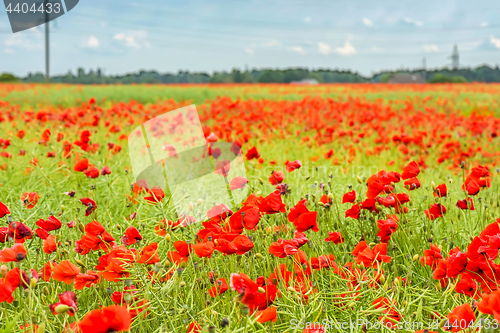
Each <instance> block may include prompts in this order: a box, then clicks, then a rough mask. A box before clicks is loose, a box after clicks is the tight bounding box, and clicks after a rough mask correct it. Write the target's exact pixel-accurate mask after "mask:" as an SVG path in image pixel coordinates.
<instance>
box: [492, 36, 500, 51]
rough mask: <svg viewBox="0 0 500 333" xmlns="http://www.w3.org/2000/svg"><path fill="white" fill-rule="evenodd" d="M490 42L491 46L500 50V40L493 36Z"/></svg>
mask: <svg viewBox="0 0 500 333" xmlns="http://www.w3.org/2000/svg"><path fill="white" fill-rule="evenodd" d="M490 42H491V44H493V45H495V47H496V48H497V49H500V38H495V37H493V36H490Z"/></svg>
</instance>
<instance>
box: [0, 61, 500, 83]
mask: <svg viewBox="0 0 500 333" xmlns="http://www.w3.org/2000/svg"><path fill="white" fill-rule="evenodd" d="M396 73H409V74H412V75H420V76H421V77H422V78H423V79H424V80H425V81H427V82H488V83H489V82H500V68H499V67H498V65H497V66H495V67H490V66H488V65H483V66H479V67H475V68H465V67H464V68H460V69H456V70H452V69H448V68H442V69H433V70H424V69H423V68H421V69H412V70H410V69H406V70H405V69H401V70H394V71H382V72H380V73H375V74H373V75H372V76H363V75H361V74H359V73H357V72H353V71H350V70H332V69H316V70H310V69H307V68H287V69H252V70H245V71H240V70H239V69H233V70H232V71H222V72H214V73H213V74H208V73H203V72H193V73H191V72H189V71H179V72H178V73H175V74H174V73H163V74H162V73H159V72H157V71H144V70H141V71H139V72H136V73H129V74H124V75H105V74H103V73H102V71H101V69H97V70H92V69H90V70H89V71H87V72H86V71H85V70H84V69H83V68H78V70H77V72H76V73H75V74H73V73H72V72H71V71H69V72H68V73H67V74H65V75H56V76H53V77H51V78H50V81H51V82H54V83H75V84H113V83H120V84H131V83H137V84H141V83H165V84H176V83H291V82H294V81H302V80H315V81H317V82H318V83H368V82H382V83H384V82H389V81H390V79H391V77H392V76H393V75H394V74H396ZM13 81H21V82H45V81H46V80H45V76H44V75H43V73H29V74H28V75H27V76H26V77H21V78H17V77H15V76H13V75H11V74H8V73H4V74H2V75H0V82H13Z"/></svg>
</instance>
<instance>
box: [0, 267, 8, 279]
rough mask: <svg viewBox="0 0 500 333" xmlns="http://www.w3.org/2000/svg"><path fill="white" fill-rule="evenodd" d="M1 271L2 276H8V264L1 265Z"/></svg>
mask: <svg viewBox="0 0 500 333" xmlns="http://www.w3.org/2000/svg"><path fill="white" fill-rule="evenodd" d="M0 272H1V273H2V277H6V276H7V273H8V272H9V269H8V268H7V266H5V265H2V267H0Z"/></svg>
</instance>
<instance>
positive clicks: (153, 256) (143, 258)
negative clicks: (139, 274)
mask: <svg viewBox="0 0 500 333" xmlns="http://www.w3.org/2000/svg"><path fill="white" fill-rule="evenodd" d="M159 261H160V255H159V254H158V243H151V244H149V245H147V246H145V247H144V248H143V249H142V250H141V253H140V255H139V259H138V260H137V263H139V264H146V265H152V264H155V263H157V262H159Z"/></svg>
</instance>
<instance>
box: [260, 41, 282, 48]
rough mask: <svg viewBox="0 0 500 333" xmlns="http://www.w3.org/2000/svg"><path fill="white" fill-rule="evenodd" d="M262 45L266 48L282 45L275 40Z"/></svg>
mask: <svg viewBox="0 0 500 333" xmlns="http://www.w3.org/2000/svg"><path fill="white" fill-rule="evenodd" d="M262 45H263V46H265V47H273V46H278V45H280V43H279V42H277V41H275V40H270V41H267V42H264V43H262Z"/></svg>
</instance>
